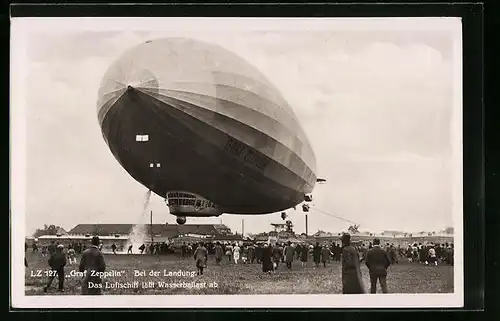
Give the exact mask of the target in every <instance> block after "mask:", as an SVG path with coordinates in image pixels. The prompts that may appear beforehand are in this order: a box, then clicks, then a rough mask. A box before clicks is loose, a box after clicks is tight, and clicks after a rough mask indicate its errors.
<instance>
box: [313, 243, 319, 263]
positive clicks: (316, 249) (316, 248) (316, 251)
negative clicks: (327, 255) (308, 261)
mask: <svg viewBox="0 0 500 321" xmlns="http://www.w3.org/2000/svg"><path fill="white" fill-rule="evenodd" d="M313 259H314V264H315V265H316V267H318V266H319V262H320V261H321V246H319V242H316V245H315V246H314V248H313Z"/></svg>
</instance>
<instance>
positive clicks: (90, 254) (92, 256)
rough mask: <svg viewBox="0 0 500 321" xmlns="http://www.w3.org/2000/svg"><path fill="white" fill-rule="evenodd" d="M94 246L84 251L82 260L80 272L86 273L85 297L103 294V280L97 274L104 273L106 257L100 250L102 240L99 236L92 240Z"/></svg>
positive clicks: (84, 279)
mask: <svg viewBox="0 0 500 321" xmlns="http://www.w3.org/2000/svg"><path fill="white" fill-rule="evenodd" d="M91 242H92V245H91V246H90V247H89V248H88V249H86V250H85V251H83V253H82V258H81V260H80V272H84V273H85V275H84V277H83V284H82V294H83V295H99V294H102V279H101V277H100V276H99V275H98V274H96V272H100V273H102V272H104V271H105V270H106V263H105V262H104V256H103V255H102V253H101V251H100V250H99V247H98V246H99V244H100V240H99V237H98V236H94V237H93V238H92V241H91Z"/></svg>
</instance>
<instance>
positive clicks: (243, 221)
mask: <svg viewBox="0 0 500 321" xmlns="http://www.w3.org/2000/svg"><path fill="white" fill-rule="evenodd" d="M243 235H245V219H244V218H242V219H241V236H243Z"/></svg>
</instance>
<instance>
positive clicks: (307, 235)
mask: <svg viewBox="0 0 500 321" xmlns="http://www.w3.org/2000/svg"><path fill="white" fill-rule="evenodd" d="M307 237H309V234H308V233H307V213H306V238H307Z"/></svg>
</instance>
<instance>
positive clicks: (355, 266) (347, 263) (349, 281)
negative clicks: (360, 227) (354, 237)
mask: <svg viewBox="0 0 500 321" xmlns="http://www.w3.org/2000/svg"><path fill="white" fill-rule="evenodd" d="M341 241H342V293H343V294H362V293H365V290H364V286H363V279H362V277H361V269H360V266H359V254H358V251H357V250H356V249H355V248H354V247H353V246H352V245H351V236H350V235H349V234H344V235H342V238H341Z"/></svg>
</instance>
